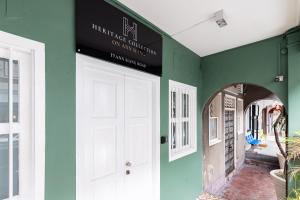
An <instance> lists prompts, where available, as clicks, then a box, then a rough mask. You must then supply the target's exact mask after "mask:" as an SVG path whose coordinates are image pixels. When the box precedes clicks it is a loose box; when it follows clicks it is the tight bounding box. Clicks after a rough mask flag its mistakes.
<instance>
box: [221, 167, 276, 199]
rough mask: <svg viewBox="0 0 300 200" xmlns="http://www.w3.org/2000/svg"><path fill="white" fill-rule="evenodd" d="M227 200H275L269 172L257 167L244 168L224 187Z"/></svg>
mask: <svg viewBox="0 0 300 200" xmlns="http://www.w3.org/2000/svg"><path fill="white" fill-rule="evenodd" d="M224 198H225V199H228V200H276V193H275V189H274V185H273V183H272V179H271V177H270V175H269V171H268V170H267V169H265V168H261V167H257V166H248V165H246V166H244V167H243V168H242V169H241V170H240V171H239V173H238V174H236V175H235V176H234V177H233V179H232V181H231V182H230V183H229V184H228V185H227V186H226V187H225V190H224Z"/></svg>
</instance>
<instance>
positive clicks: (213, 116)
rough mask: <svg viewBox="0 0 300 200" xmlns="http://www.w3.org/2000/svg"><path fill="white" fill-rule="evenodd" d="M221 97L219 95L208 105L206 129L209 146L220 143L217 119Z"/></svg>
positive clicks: (219, 113) (219, 112)
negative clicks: (207, 130) (207, 129)
mask: <svg viewBox="0 0 300 200" xmlns="http://www.w3.org/2000/svg"><path fill="white" fill-rule="evenodd" d="M221 96H222V94H221V93H219V94H218V95H217V96H216V97H215V98H214V99H213V100H212V101H211V103H210V104H209V110H208V115H209V117H208V118H209V119H208V126H209V127H208V128H209V146H212V145H215V144H217V143H219V142H221V138H220V131H219V117H220V115H221V108H222V106H221Z"/></svg>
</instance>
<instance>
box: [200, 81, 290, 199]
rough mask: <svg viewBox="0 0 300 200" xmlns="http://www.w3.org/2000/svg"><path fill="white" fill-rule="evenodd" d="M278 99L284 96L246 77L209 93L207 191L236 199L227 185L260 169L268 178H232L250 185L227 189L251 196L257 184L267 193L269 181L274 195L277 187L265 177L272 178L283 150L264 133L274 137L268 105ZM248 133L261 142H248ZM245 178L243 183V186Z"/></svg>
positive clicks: (205, 133) (205, 138)
mask: <svg viewBox="0 0 300 200" xmlns="http://www.w3.org/2000/svg"><path fill="white" fill-rule="evenodd" d="M262 102H263V103H262ZM275 104H280V105H282V102H281V101H280V99H279V98H278V97H277V96H276V95H275V94H273V93H272V92H271V91H269V90H267V89H265V88H263V87H260V86H257V85H253V84H243V83H237V84H232V85H229V86H226V87H224V88H221V89H220V90H219V91H217V92H216V93H215V94H214V95H213V96H211V97H210V98H209V100H208V101H207V102H206V104H205V107H204V109H203V113H202V119H203V159H204V165H203V175H204V191H206V192H208V193H210V194H215V195H217V196H224V197H226V198H227V199H231V200H234V198H235V197H234V196H232V195H234V194H227V193H226V192H227V188H228V185H229V186H230V184H231V183H234V177H236V176H238V175H239V173H244V171H245V174H243V176H245V175H246V176H250V177H252V178H253V177H255V176H254V175H255V174H260V175H261V178H262V177H265V181H266V183H258V182H255V181H259V180H255V179H254V178H253V182H251V181H249V180H248V181H246V182H243V181H240V182H238V183H234V184H237V185H239V187H240V188H246V189H248V190H249V192H246V193H245V191H243V189H241V191H238V189H236V188H230V189H231V190H233V191H234V192H233V191H230V192H229V193H239V192H241V193H245V195H246V196H244V197H241V196H239V197H237V199H243V200H248V199H251V198H252V199H253V197H251V195H250V196H249V194H250V193H253V192H254V193H255V190H259V192H261V194H262V195H264V194H265V193H266V191H264V190H266V189H265V187H266V185H268V190H269V192H267V195H269V197H270V199H272V195H273V197H274V199H276V194H275V189H274V188H272V185H271V186H270V184H268V182H267V181H269V182H271V181H272V180H271V177H270V175H269V171H270V170H271V169H274V168H279V163H278V159H277V156H276V154H277V153H278V152H279V150H278V147H277V146H276V143H275V141H274V140H273V141H269V140H267V139H268V137H265V136H270V137H269V138H271V135H272V130H271V129H272V120H273V119H270V115H268V109H270V108H271V107H272V106H274V105H275ZM249 108H250V111H249ZM250 112H251V113H250ZM249 113H250V115H249ZM250 125H251V126H250ZM246 136H251V137H252V138H253V139H255V140H257V141H260V142H259V143H257V144H250V143H251V141H249V140H247V139H246V138H249V137H246ZM283 136H284V135H283ZM248 152H250V153H248ZM265 152H267V153H270V154H271V156H269V155H264V154H265ZM251 153H252V154H251ZM248 156H249V158H248ZM251 156H252V157H251ZM266 161H271V162H270V163H268V162H266ZM249 167H251V168H249ZM247 173H248V174H247ZM249 173H253V174H254V175H253V176H252V175H251V174H249ZM257 178H259V176H257ZM239 180H241V179H239ZM245 180H246V179H244V181H245ZM241 184H245V185H244V186H243V187H242V186H241ZM230 187H231V186H230ZM250 191H251V192H250ZM257 194H258V193H255V195H257ZM230 195H231V196H230ZM247 195H248V196H247ZM248 197H249V198H248ZM247 198H248V199H247ZM258 198H259V197H258ZM261 198H263V197H261Z"/></svg>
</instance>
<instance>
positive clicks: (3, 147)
mask: <svg viewBox="0 0 300 200" xmlns="http://www.w3.org/2000/svg"><path fill="white" fill-rule="evenodd" d="M8 196H9V136H8V134H5V135H0V199H6V198H8Z"/></svg>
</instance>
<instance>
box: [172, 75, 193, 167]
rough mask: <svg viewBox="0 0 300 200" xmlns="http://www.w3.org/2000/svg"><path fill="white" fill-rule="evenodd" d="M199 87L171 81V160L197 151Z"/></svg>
mask: <svg viewBox="0 0 300 200" xmlns="http://www.w3.org/2000/svg"><path fill="white" fill-rule="evenodd" d="M196 103H197V88H196V87H193V86H190V85H186V84H183V83H179V82H176V81H171V80H170V81H169V160H170V161H173V160H176V159H178V158H181V157H183V156H186V155H188V154H191V153H194V152H196V151H197V140H196V137H197V133H196V123H197V120H196V111H197V106H196Z"/></svg>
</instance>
